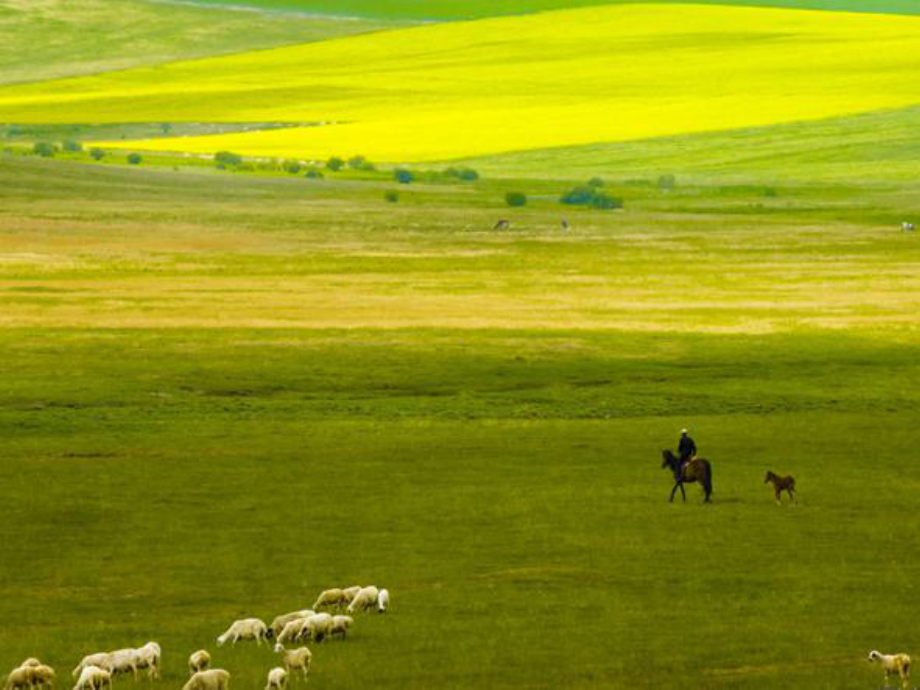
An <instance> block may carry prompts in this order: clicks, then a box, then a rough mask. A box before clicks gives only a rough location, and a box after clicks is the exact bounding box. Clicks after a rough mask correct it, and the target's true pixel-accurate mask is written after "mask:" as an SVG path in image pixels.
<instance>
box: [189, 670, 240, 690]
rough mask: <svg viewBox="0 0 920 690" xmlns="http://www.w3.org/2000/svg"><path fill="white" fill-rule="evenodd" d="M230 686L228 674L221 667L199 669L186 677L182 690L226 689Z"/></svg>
mask: <svg viewBox="0 0 920 690" xmlns="http://www.w3.org/2000/svg"><path fill="white" fill-rule="evenodd" d="M228 687H230V674H229V673H227V672H226V671H225V670H224V669H222V668H212V669H210V670H209V671H199V672H198V673H196V674H195V675H194V676H192V677H191V678H189V679H188V683H186V684H185V686H184V687H183V688H182V690H227V688H228Z"/></svg>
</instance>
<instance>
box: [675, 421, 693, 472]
mask: <svg viewBox="0 0 920 690" xmlns="http://www.w3.org/2000/svg"><path fill="white" fill-rule="evenodd" d="M677 455H678V457H679V458H680V462H681V470H683V466H684V465H685V464H687V463H688V462H690V461H691V460H692V459H693V458H695V457H696V443H694V441H693V439H692V438H690V435H689V434H688V433H687V430H686V429H681V430H680V442H679V443H678V444H677Z"/></svg>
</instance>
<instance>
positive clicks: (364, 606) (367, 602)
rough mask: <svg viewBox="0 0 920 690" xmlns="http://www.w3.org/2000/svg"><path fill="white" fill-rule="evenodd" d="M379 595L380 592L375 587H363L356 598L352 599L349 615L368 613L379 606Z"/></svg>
mask: <svg viewBox="0 0 920 690" xmlns="http://www.w3.org/2000/svg"><path fill="white" fill-rule="evenodd" d="M378 594H380V590H379V589H377V588H376V587H374V586H373V585H371V586H370V587H362V588H361V591H360V592H358V593H357V594H356V595H355V598H354V599H352V602H351V603H350V604H349V605H348V613H356V612H358V611H366V610H368V609H369V608H371V607H373V606H375V605H376V604H377V595H378Z"/></svg>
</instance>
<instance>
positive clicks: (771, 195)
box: [763, 187, 779, 199]
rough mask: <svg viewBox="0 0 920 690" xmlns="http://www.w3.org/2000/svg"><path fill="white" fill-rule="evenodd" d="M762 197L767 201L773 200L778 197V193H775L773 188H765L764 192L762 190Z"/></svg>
mask: <svg viewBox="0 0 920 690" xmlns="http://www.w3.org/2000/svg"><path fill="white" fill-rule="evenodd" d="M763 195H764V196H765V197H767V198H768V199H775V198H776V197H778V196H779V192H778V191H776V188H775V187H767V188H766V189H765V190H763Z"/></svg>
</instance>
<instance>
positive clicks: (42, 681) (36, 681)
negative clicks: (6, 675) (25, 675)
mask: <svg viewBox="0 0 920 690" xmlns="http://www.w3.org/2000/svg"><path fill="white" fill-rule="evenodd" d="M26 661H34V660H33V659H26ZM20 668H25V669H28V671H29V681H30V682H31V685H30V686H29V687H31V688H53V687H54V680H55V673H54V669H53V668H51V667H50V666H47V665H46V664H42V663H39V664H38V665H37V666H32V665H30V666H21V667H20Z"/></svg>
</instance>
